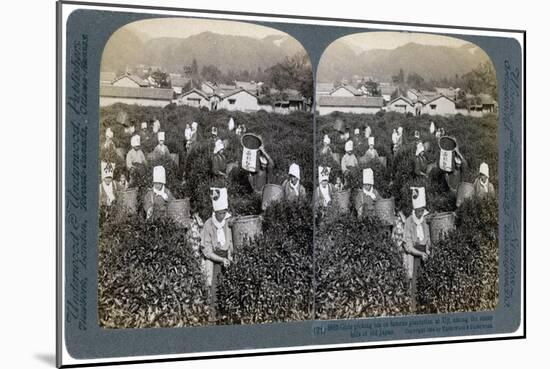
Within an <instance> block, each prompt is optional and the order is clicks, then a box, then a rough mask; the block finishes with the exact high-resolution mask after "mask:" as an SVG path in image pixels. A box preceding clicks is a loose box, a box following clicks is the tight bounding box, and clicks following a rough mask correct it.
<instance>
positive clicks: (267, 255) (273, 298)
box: [217, 202, 313, 324]
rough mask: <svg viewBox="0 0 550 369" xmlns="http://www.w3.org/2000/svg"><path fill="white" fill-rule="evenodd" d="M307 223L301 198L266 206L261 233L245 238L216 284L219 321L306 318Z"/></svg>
mask: <svg viewBox="0 0 550 369" xmlns="http://www.w3.org/2000/svg"><path fill="white" fill-rule="evenodd" d="M312 240H313V225H312V211H311V206H310V205H309V204H308V203H307V202H296V203H290V204H289V203H286V202H280V203H277V204H275V205H273V206H270V207H269V208H268V209H267V211H266V213H265V215H264V222H263V234H262V235H261V236H260V237H258V238H257V239H255V240H253V241H251V242H249V243H247V244H245V246H244V247H243V248H241V249H240V252H239V253H238V254H237V255H235V259H236V260H235V263H234V264H232V265H231V266H230V267H229V268H228V269H227V270H226V271H225V273H224V274H223V277H222V278H221V280H220V284H219V287H218V307H217V308H218V312H219V314H220V316H221V323H222V324H252V323H270V322H282V321H294V320H307V319H310V318H311V311H312V303H313V281H312V277H313V268H312V265H313V259H312V256H313V253H312V248H313V242H312Z"/></svg>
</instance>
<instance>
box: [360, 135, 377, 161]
mask: <svg viewBox="0 0 550 369" xmlns="http://www.w3.org/2000/svg"><path fill="white" fill-rule="evenodd" d="M368 143H369V148H368V149H367V151H365V155H363V157H364V161H365V163H368V162H370V161H372V160H378V158H379V156H378V151H376V149H375V148H374V136H370V137H369V139H368Z"/></svg>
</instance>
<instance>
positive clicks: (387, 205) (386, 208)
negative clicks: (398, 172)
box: [374, 197, 395, 225]
mask: <svg viewBox="0 0 550 369" xmlns="http://www.w3.org/2000/svg"><path fill="white" fill-rule="evenodd" d="M374 208H375V211H376V216H377V217H378V218H379V219H380V220H381V221H382V222H383V223H386V224H387V225H392V224H394V222H395V199H394V198H393V197H390V198H389V199H382V198H380V199H378V200H377V201H375V202H374Z"/></svg>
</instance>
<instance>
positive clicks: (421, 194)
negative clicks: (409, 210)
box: [411, 187, 426, 209]
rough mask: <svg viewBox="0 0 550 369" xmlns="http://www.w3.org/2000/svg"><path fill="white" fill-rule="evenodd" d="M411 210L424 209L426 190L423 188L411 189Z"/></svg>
mask: <svg viewBox="0 0 550 369" xmlns="http://www.w3.org/2000/svg"><path fill="white" fill-rule="evenodd" d="M411 190H412V204H413V209H418V208H423V207H426V190H425V189H424V187H411Z"/></svg>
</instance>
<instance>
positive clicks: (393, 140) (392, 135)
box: [391, 129, 398, 144]
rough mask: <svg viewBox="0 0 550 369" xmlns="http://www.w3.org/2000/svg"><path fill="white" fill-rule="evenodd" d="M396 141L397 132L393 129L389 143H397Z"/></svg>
mask: <svg viewBox="0 0 550 369" xmlns="http://www.w3.org/2000/svg"><path fill="white" fill-rule="evenodd" d="M397 140H398V135H397V131H396V130H395V129H394V130H393V132H392V134H391V142H393V143H394V144H396V143H397Z"/></svg>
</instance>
